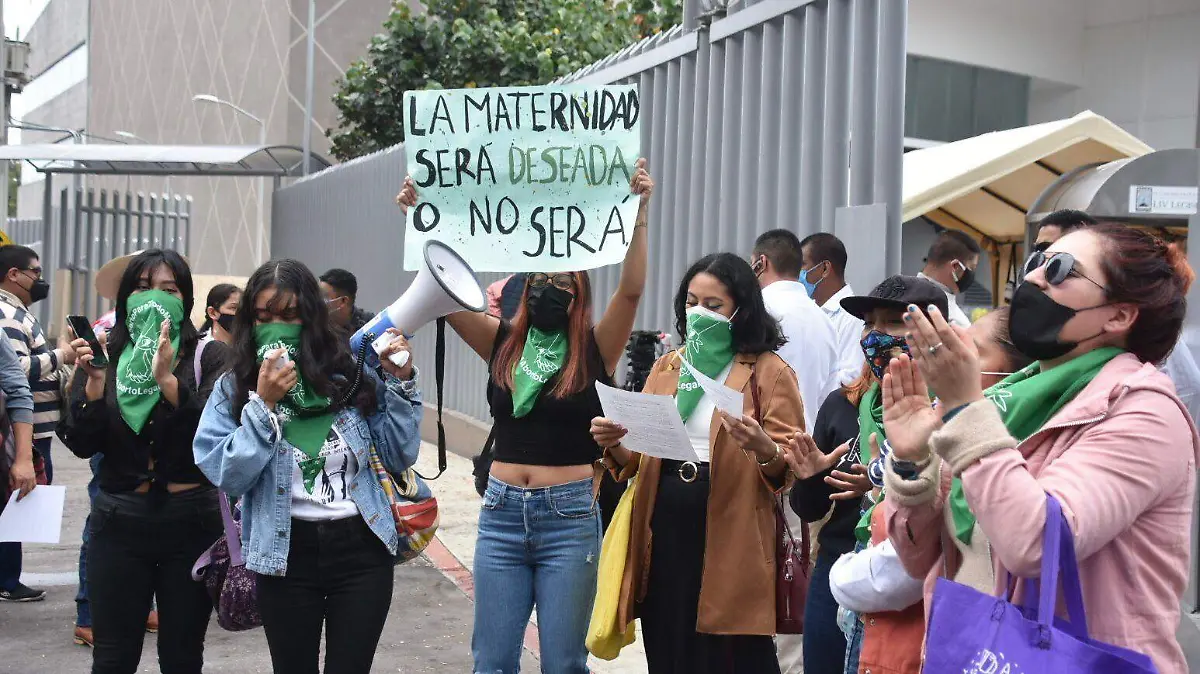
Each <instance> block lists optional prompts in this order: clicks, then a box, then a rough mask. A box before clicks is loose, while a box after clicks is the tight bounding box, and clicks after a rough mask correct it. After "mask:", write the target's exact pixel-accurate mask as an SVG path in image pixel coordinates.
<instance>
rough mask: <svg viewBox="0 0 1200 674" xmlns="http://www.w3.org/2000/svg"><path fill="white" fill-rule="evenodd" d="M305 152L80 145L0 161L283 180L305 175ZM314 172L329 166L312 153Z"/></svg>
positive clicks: (15, 153)
mask: <svg viewBox="0 0 1200 674" xmlns="http://www.w3.org/2000/svg"><path fill="white" fill-rule="evenodd" d="M303 158H304V151H303V150H302V149H301V148H298V147H295V146H292V145H263V146H258V145H140V144H139V145H135V144H130V145H121V144H100V145H81V144H74V143H45V144H30V145H5V146H0V159H8V160H11V161H26V162H29V164H30V165H32V166H33V167H34V168H35V169H37V170H38V171H41V172H43V173H86V174H89V175H209V176H278V177H292V176H299V175H302V174H303V173H304V170H303V169H304V166H303ZM309 161H310V164H309V172H310V173H312V172H316V171H320V170H322V169H326V168H329V166H330V162H329V160H327V159H325V158H324V157H322V156H320V155H319V154H316V153H310V160H309Z"/></svg>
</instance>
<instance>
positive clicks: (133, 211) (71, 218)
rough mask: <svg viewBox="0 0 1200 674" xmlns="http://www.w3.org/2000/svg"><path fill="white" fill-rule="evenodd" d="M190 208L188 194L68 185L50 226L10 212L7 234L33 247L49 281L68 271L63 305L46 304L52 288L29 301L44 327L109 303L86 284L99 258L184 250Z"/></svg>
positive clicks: (100, 309)
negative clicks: (150, 250) (37, 299)
mask: <svg viewBox="0 0 1200 674" xmlns="http://www.w3.org/2000/svg"><path fill="white" fill-rule="evenodd" d="M76 204H78V208H76V207H75V205H76ZM191 210H192V199H191V197H183V196H179V195H174V196H160V195H157V194H150V195H146V194H142V193H138V194H136V195H135V194H132V193H127V192H115V191H112V192H110V191H107V190H99V191H97V190H87V191H86V192H85V191H84V190H82V189H80V190H75V191H74V199H72V190H70V189H63V190H62V191H61V192H60V193H59V207H58V208H57V209H54V210H53V211H52V216H53V217H52V220H51V226H50V227H46V225H45V223H44V222H43V221H42V220H41V219H36V220H24V219H23V220H18V219H16V218H10V219H9V220H8V229H7V230H5V231H6V232H7V233H8V235H9V238H10V239H12V241H13V243H18V244H21V245H24V246H29V247H30V248H33V249H34V250H35V251H37V253H38V256H39V257H41V258H42V267H43V268H44V269H45V275H46V278H47V279H48V280H50V281H51V283H54V282H56V281H57V280H59V275H58V274H57V272H58V271H60V270H66V271H67V272H69V274H68V281H67V282H68V284H69V286H70V289H71V292H70V293H69V296H68V297H67V306H65V307H57V306H52V305H53V302H54V300H55V299H56V298H61V297H63V296H62V295H61V294H58V293H52V294H51V297H50V298H47V299H46V300H45V301H43V302H39V303H38V305H37V306H36V307H35V309H36V310H37V311H38V313H39V316H38V320H40V321H41V322H42V325H44V326H47V327H49V326H51V325H52V324H55V325H56V324H57V322H56V321H57V319H58V318H60V317H62V316H65V315H66V314H83V315H86V316H89V317H91V318H93V319H95V318H98V317H99V316H100V315H101V314H103V313H105V312H107V311H109V310H110V309H112V302H110V301H109V300H105V299H104V298H102V297H100V296H99V295H97V294H96V292H95V289H94V288H93V287H92V281H93V278H94V274H95V272H96V271H97V270H98V269H99V268H100V267H101V266H103V265H104V263H105V262H108V261H109V260H111V259H113V258H115V257H120V256H122V255H127V254H129V253H132V252H134V251H136V250H141V249H143V248H170V249H173V250H177V251H179V252H180V253H183V254H184V255H187V252H188V238H189V235H190V233H191V224H190V223H191ZM47 234H49V235H50V237H51V238H52V240H51V241H47Z"/></svg>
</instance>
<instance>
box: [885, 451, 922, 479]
mask: <svg viewBox="0 0 1200 674" xmlns="http://www.w3.org/2000/svg"><path fill="white" fill-rule="evenodd" d="M928 465H929V458H928V457H926V458H924V459H922V460H921V461H905V460H903V459H897V458H896V457H894V456H893V457H892V472H893V473H895V474H896V477H898V478H900V479H901V480H905V481H910V482H911V481H912V480H915V479H917V477H918V476H919V475H920V474H921V471H922V470H925V467H926V466H928Z"/></svg>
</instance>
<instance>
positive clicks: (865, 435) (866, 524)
mask: <svg viewBox="0 0 1200 674" xmlns="http://www.w3.org/2000/svg"><path fill="white" fill-rule="evenodd" d="M881 393H882V390H881V389H880V386H879V382H875V383H874V384H871V388H869V389H867V392H866V393H864V394H863V397H862V400H860V401H859V403H858V457H859V458H858V462H859V463H861V464H862V465H864V466H869V465H871V434H872V433H874V434H875V439H876V441H878V442H879V444H880V445H882V444H883V441H884V438H885V437H886V436H885V435H884V434H883V396H882V395H881ZM880 500H883V499H882V498H881V499H880ZM874 509H875V508H874V506H872V507H870V508H867V509H866V511H865V512H864V513H863V514H862V517H861V518H859V520H858V526H856V527H854V535H855V537H856V538H858V541H859V542H860V543H866V542H867V541H869V540H871V512H872V511H873V510H874Z"/></svg>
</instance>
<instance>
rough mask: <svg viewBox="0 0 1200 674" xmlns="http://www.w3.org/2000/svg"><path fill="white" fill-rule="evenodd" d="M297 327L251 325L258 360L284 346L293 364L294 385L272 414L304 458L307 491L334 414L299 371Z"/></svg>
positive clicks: (318, 467)
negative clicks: (305, 457)
mask: <svg viewBox="0 0 1200 674" xmlns="http://www.w3.org/2000/svg"><path fill="white" fill-rule="evenodd" d="M300 328H301V326H300V325H298V324H292V323H264V324H262V325H258V326H255V328H254V341H255V343H256V344H257V345H258V362H260V363H261V362H263V361H264V360H266V358H267V355H268V354H270V353H271V352H273V351H276V350H278V349H287V354H288V358H290V359H291V361H292V362H293V363H296V385H295V386H293V387H292V390H291V391H288V394H287V395H286V396H284V397H283V400H280V401H279V403H278V404H276V406H275V410H276V411H275V416H276V417H277V418H278V419H279V422H280V424H282V425H283V438H284V439H285V440H287V441H288V443H289V444H291V445H292V446H293V447H295V448H296V449H299V450H300V451H301V452H303V453H304V455H305V456H307V457H308V458H307V459H303V460H301V461H300V462H299V464H300V472H301V474H302V475H303V477H304V489H305V490H306V491H308V493H310V494H311V493H312V490H313V485H314V484H315V483H316V479H317V476H318V475H320V474H321V469H322V468H323V467H324V465H325V459H324V458H322V457H321V448H322V447H324V446H325V440H326V439H327V438H328V437H329V429H330V428H333V419H334V417H335V416H336V415H335V413H334V412H329V411H324V412H322V410H328V408H329V403H330V400H329V398H326V397H325V396H320V395H317V394H316V393H314V392H313V390H312V387H311V386H309V385H308V382H306V381H305V380H304V373H303V372H301V371H300V367H299V364H300V363H299V360H300ZM306 412H307V413H310V414H305V413H306ZM311 412H317V414H311Z"/></svg>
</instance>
